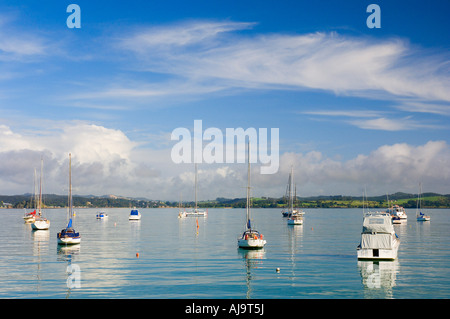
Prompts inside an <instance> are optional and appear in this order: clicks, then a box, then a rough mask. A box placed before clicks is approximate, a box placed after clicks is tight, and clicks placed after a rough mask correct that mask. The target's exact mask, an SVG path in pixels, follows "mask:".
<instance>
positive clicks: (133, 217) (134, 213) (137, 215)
mask: <svg viewBox="0 0 450 319" xmlns="http://www.w3.org/2000/svg"><path fill="white" fill-rule="evenodd" d="M140 219H141V213H139V211H138V210H137V209H136V207H135V208H133V209H132V210H131V212H130V216H129V217H128V220H140Z"/></svg>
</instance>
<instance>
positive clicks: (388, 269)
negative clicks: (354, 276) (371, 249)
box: [358, 260, 399, 299]
mask: <svg viewBox="0 0 450 319" xmlns="http://www.w3.org/2000/svg"><path fill="white" fill-rule="evenodd" d="M358 270H359V272H360V274H361V278H362V284H363V288H364V298H369V299H372V298H393V294H392V288H393V287H394V286H395V285H396V280H397V274H398V270H399V262H398V260H394V261H362V260H358Z"/></svg>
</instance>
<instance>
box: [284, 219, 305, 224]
mask: <svg viewBox="0 0 450 319" xmlns="http://www.w3.org/2000/svg"><path fill="white" fill-rule="evenodd" d="M287 224H288V225H303V219H288V221H287Z"/></svg>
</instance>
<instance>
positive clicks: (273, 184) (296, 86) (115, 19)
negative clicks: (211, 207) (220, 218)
mask: <svg viewBox="0 0 450 319" xmlns="http://www.w3.org/2000/svg"><path fill="white" fill-rule="evenodd" d="M70 3H76V4H78V5H79V6H80V8H81V28H80V29H69V28H67V26H66V19H67V17H68V16H69V13H66V8H67V6H68V5H69V4H70ZM371 3H376V4H378V5H379V6H380V8H381V28H380V29H369V28H368V27H367V25H366V19H367V17H368V16H369V13H367V12H366V8H367V6H368V5H369V4H371ZM449 9H450V4H449V3H448V1H429V2H423V1H342V0H341V1H336V0H335V1H332V0H329V1H320V2H311V1H226V2H225V1H128V2H124V1H72V2H70V1H68V2H61V1H45V2H43V3H41V2H36V1H22V2H21V3H20V5H18V4H17V2H16V1H0V112H1V113H0V159H2V167H1V168H0V181H1V183H0V185H1V186H0V193H2V194H18V193H25V192H29V191H31V188H32V180H31V179H32V174H33V169H34V167H38V166H39V158H40V156H44V165H45V174H46V184H45V185H46V188H47V192H53V193H58V194H63V193H64V192H65V191H66V176H67V173H66V171H67V153H68V152H72V153H73V163H74V184H75V185H74V187H75V191H76V192H77V193H79V194H95V195H103V194H111V193H113V194H118V195H124V196H144V197H148V198H155V199H156V198H158V199H173V200H176V199H177V198H179V196H180V193H182V194H184V195H183V198H186V199H189V198H191V197H193V187H192V184H193V165H192V164H174V163H173V161H172V160H171V158H170V151H171V148H172V146H173V145H174V144H175V142H174V141H171V140H170V133H171V132H172V131H173V130H174V129H175V128H178V127H185V128H188V129H190V130H192V129H193V124H194V120H196V119H200V120H202V121H203V127H204V129H205V128H208V127H217V128H219V129H220V130H223V131H224V132H225V129H226V128H237V127H243V128H249V127H254V128H279V130H280V169H279V171H278V172H277V173H276V174H273V175H270V176H267V175H260V174H258V172H259V170H258V168H257V167H254V176H253V182H254V184H255V185H254V193H255V195H257V196H281V195H283V193H284V190H285V184H286V182H287V178H288V172H289V171H290V166H291V165H293V166H294V170H295V175H296V180H297V184H298V185H299V186H298V189H299V193H300V195H305V196H306V195H319V194H349V195H359V194H361V192H362V189H364V187H365V186H366V188H367V191H368V193H369V194H377V195H379V194H384V193H386V192H395V191H406V192H416V191H417V188H418V183H419V181H421V182H423V185H424V191H435V192H441V193H449V191H448V189H449V185H450V183H449V182H450V165H449V164H450V147H449V136H450V135H449V126H448V120H449V116H450V89H449V87H450V76H449V71H450V63H449V62H450V51H449V48H450V37H448V34H449V31H450V22H449V20H448V18H447V16H446V14H447V12H448V11H449ZM255 166H257V165H255ZM199 170H200V176H199V180H201V181H202V183H201V185H200V189H199V197H200V198H201V199H212V198H216V197H243V196H244V195H245V194H244V192H243V190H242V186H243V185H245V177H246V176H245V173H246V172H245V166H243V165H242V164H202V165H200V167H199ZM77 178H78V180H77Z"/></svg>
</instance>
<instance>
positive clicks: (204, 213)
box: [184, 212, 207, 217]
mask: <svg viewBox="0 0 450 319" xmlns="http://www.w3.org/2000/svg"><path fill="white" fill-rule="evenodd" d="M206 215H207V214H206V212H197V213H189V212H187V213H185V215H184V216H185V217H206Z"/></svg>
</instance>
